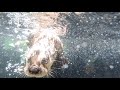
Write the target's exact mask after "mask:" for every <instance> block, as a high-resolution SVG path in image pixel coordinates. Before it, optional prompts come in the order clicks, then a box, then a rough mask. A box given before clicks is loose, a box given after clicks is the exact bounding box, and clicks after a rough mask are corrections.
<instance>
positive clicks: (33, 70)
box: [29, 65, 42, 74]
mask: <svg viewBox="0 0 120 90" xmlns="http://www.w3.org/2000/svg"><path fill="white" fill-rule="evenodd" d="M29 72H30V73H31V74H38V73H41V72H42V70H41V68H40V67H39V66H37V65H32V66H31V67H29Z"/></svg>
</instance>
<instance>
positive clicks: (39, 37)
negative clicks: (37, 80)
mask: <svg viewBox="0 0 120 90" xmlns="http://www.w3.org/2000/svg"><path fill="white" fill-rule="evenodd" d="M28 41H29V43H28V46H29V51H28V53H27V58H26V66H25V68H24V72H25V74H26V75H27V76H29V77H44V76H48V75H49V74H50V72H51V71H52V69H51V67H52V66H53V64H54V62H57V61H62V64H63V63H66V61H67V60H66V59H63V43H62V42H61V40H60V38H59V37H58V36H57V34H56V33H55V32H54V31H51V30H42V31H38V32H36V33H32V34H31V35H30V36H29V38H28Z"/></svg>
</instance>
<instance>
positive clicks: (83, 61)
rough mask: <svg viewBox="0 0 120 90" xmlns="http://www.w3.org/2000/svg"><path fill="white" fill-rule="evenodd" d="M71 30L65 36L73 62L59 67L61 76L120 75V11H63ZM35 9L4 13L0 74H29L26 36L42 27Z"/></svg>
mask: <svg viewBox="0 0 120 90" xmlns="http://www.w3.org/2000/svg"><path fill="white" fill-rule="evenodd" d="M62 16H63V18H60V21H62V24H63V26H64V25H65V24H67V30H68V31H67V33H66V35H65V36H61V37H60V38H61V40H62V41H63V44H64V53H65V56H66V57H68V58H69V61H70V64H69V66H66V65H65V67H67V68H66V69H56V70H55V71H54V77H57V78H75V77H76V78H109V77H110V78H116V77H118V78H119V77H120V64H119V62H120V59H119V58H120V13H119V12H114V13H113V12H85V13H81V14H75V13H69V14H67V15H66V14H63V15H61V17H62ZM38 28H39V27H38V23H37V21H36V20H35V18H34V17H32V16H31V13H25V12H24V13H22V12H20V13H10V12H7V13H5V12H4V13H0V57H1V58H0V77H1V78H20V77H23V78H26V76H25V75H24V73H23V66H24V63H25V52H26V50H27V46H26V44H25V42H26V38H27V36H28V35H29V32H30V31H34V30H36V29H38Z"/></svg>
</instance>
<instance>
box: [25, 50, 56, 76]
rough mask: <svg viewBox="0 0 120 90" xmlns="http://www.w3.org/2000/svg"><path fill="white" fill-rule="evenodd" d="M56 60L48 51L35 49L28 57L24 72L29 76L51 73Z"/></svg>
mask: <svg viewBox="0 0 120 90" xmlns="http://www.w3.org/2000/svg"><path fill="white" fill-rule="evenodd" d="M53 62H54V60H52V59H51V58H50V56H49V55H48V54H47V53H46V52H41V51H40V50H33V51H32V52H29V54H28V57H27V59H26V66H25V68H24V72H25V74H26V75H27V76H29V77H44V76H47V75H49V72H50V70H51V66H52V64H53Z"/></svg>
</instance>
